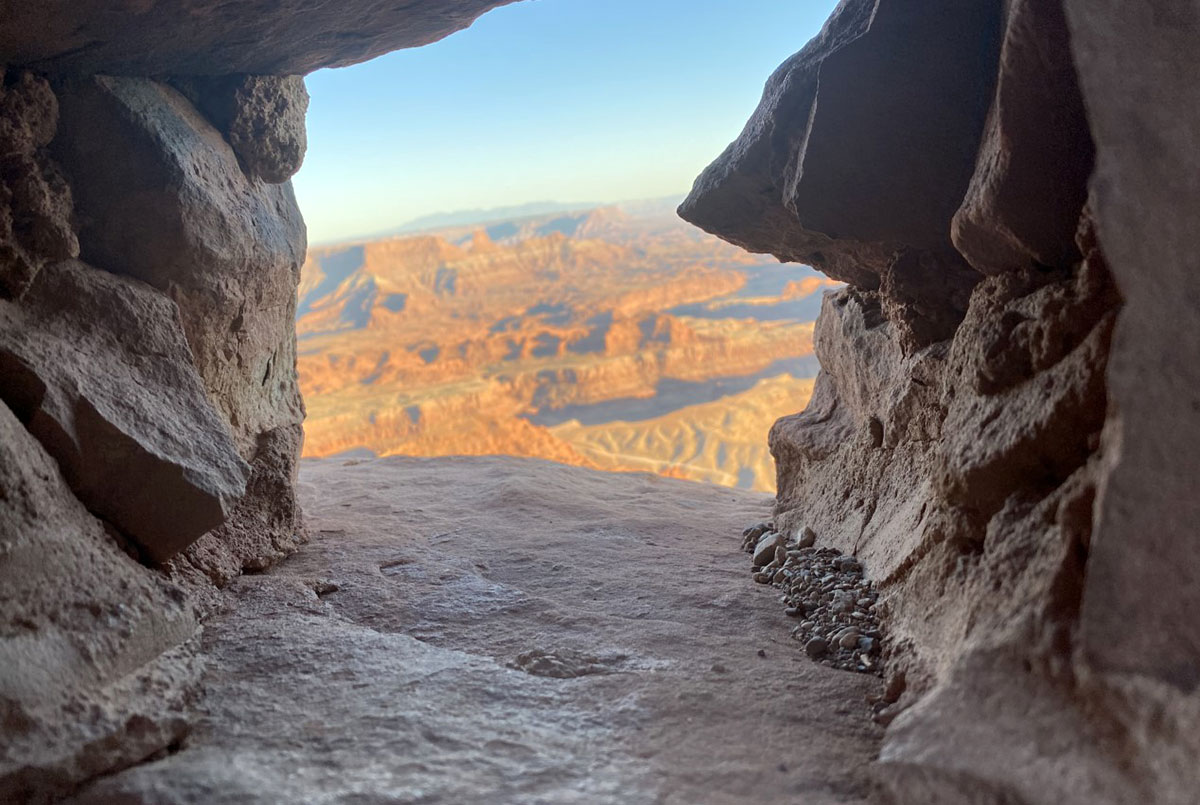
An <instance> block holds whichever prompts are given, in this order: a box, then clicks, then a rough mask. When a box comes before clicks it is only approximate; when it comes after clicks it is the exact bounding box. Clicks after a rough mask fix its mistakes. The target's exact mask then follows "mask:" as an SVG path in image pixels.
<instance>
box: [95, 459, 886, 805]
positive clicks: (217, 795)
mask: <svg viewBox="0 0 1200 805" xmlns="http://www.w3.org/2000/svg"><path fill="white" fill-rule="evenodd" d="M301 480H302V491H303V498H304V505H305V510H306V512H307V514H308V518H309V526H310V529H311V532H312V536H313V539H312V541H311V543H309V544H308V545H307V546H305V547H304V548H303V549H302V550H301V551H300V552H299V553H298V554H297V555H296V556H294V557H292V558H291V559H289V560H288V561H286V562H284V563H283V564H282V565H281V566H279V567H277V568H275V569H274V570H272V571H270V572H269V573H265V574H261V575H255V576H246V577H244V578H242V579H240V580H239V581H237V582H236V583H235V584H234V585H233V586H232V588H231V589H230V591H229V595H230V598H231V602H230V609H229V611H228V613H226V614H225V615H222V616H220V617H218V618H216V619H214V620H213V621H211V622H210V623H209V625H208V626H207V628H206V632H205V654H206V661H207V668H208V670H207V673H206V679H205V695H204V698H203V700H202V701H201V702H200V705H199V706H200V711H201V715H200V720H199V723H198V726H197V729H196V730H195V732H194V733H193V735H192V736H191V737H190V738H189V739H188V741H187V742H186V744H185V745H184V746H183V747H182V748H181V749H180V751H178V752H176V753H174V754H172V755H169V756H168V757H166V758H164V759H161V760H158V761H156V762H153V763H148V764H144V765H142V766H139V767H136V768H134V769H131V770H129V771H126V772H124V773H122V774H119V775H116V776H114V777H110V778H107V779H105V780H102V781H100V782H98V783H97V784H95V785H93V786H92V787H91V788H90V789H88V790H86V791H85V792H83V793H82V795H81V796H80V797H79V798H78V801H80V802H117V803H193V802H195V803H200V802H203V803H268V802H270V803H475V802H478V803H679V804H680V805H683V804H684V803H689V804H690V803H766V802H788V803H805V804H807V803H834V802H836V803H845V802H864V801H868V800H869V799H870V795H871V789H870V785H869V783H868V782H867V781H868V778H869V775H868V766H869V764H870V761H871V759H872V758H873V757H874V755H875V752H876V748H877V742H878V739H879V732H878V729H877V728H875V727H873V726H872V725H871V724H870V722H869V719H868V708H867V705H866V702H865V697H866V696H867V695H868V694H869V693H871V692H873V691H874V690H875V689H876V687H877V686H878V685H879V682H878V680H876V679H874V678H872V677H867V676H860V675H855V674H850V673H845V672H838V671H833V670H830V669H828V668H825V667H821V666H817V665H813V664H811V663H809V662H808V661H807V660H806V659H805V658H804V656H803V652H802V651H801V650H800V647H799V646H798V645H797V644H796V643H795V642H794V641H792V640H791V639H790V638H789V636H788V634H789V626H790V625H791V623H790V620H789V619H788V618H786V617H785V616H784V615H783V611H782V607H781V606H780V604H779V602H778V601H777V600H776V594H775V592H774V591H773V590H770V589H769V588H766V587H763V586H760V585H756V584H753V583H752V582H751V580H750V575H749V572H748V571H749V569H748V567H747V559H746V556H745V554H743V553H741V551H740V550H739V545H740V542H741V529H742V528H743V527H744V526H745V525H747V524H750V523H752V522H757V521H759V520H762V519H765V518H766V517H767V516H768V515H769V512H770V504H771V499H770V498H769V497H767V496H764V495H761V494H755V493H748V492H739V491H736V490H730V489H724V488H720V487H715V486H707V485H703V484H694V483H688V482H684V481H675V480H669V479H664V478H659V477H655V476H650V475H622V474H607V473H601V472H595V471H590V470H583V469H578V468H572V467H566V466H562V465H559V464H553V463H549V462H542V461H535V460H524V459H512V458H482V459H480V458H472V459H462V458H454V459H408V458H390V459H378V460H370V461H361V462H353V461H343V460H329V459H327V460H318V461H308V462H305V465H304V468H303V471H302V479H301Z"/></svg>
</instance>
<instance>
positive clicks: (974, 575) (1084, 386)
mask: <svg viewBox="0 0 1200 805" xmlns="http://www.w3.org/2000/svg"><path fill="white" fill-rule="evenodd" d="M1063 6H1064V4H1063V3H1060V2H1046V3H1040V2H1031V1H1030V2H1025V1H1024V0H1013V1H1012V2H1009V3H1005V4H1001V3H1000V2H992V3H974V4H956V3H938V2H928V3H919V4H906V3H900V2H895V0H877V1H871V2H867V1H865V0H864V1H863V2H859V1H858V0H846V1H845V2H843V3H842V4H841V5H840V6H839V7H838V10H837V11H836V12H835V13H834V15H833V17H832V18H831V19H830V21H829V22H828V23H827V25H826V27H825V29H824V30H823V31H822V33H821V35H820V36H818V37H817V38H816V39H815V40H813V41H812V42H811V43H809V45H808V46H807V47H806V48H805V49H804V50H803V51H801V52H800V53H799V54H797V55H796V56H795V57H793V58H792V59H790V60H789V61H788V62H786V63H785V64H784V65H783V66H782V67H781V68H780V69H779V71H778V72H776V74H775V75H774V76H772V78H771V80H770V81H769V82H768V84H767V89H766V92H765V93H764V96H763V101H762V103H761V105H760V106H759V108H758V110H757V111H756V112H755V115H754V117H753V118H752V120H751V121H750V123H749V124H748V125H747V127H746V130H745V131H744V132H743V133H742V135H741V137H739V139H738V140H737V141H736V142H735V143H733V144H732V145H731V146H730V147H729V149H728V150H727V151H726V152H725V153H724V154H723V155H721V157H720V158H719V159H718V160H717V161H716V162H715V163H713V165H712V166H711V167H709V168H708V169H707V170H706V171H705V172H704V173H703V174H702V175H701V176H700V178H699V179H698V180H697V181H696V185H695V188H694V190H693V192H692V194H691V196H690V197H689V198H688V199H687V200H686V201H685V202H684V204H683V205H682V207H681V209H680V213H681V215H683V216H684V217H685V218H687V219H689V220H692V221H694V222H695V223H697V224H699V225H700V226H702V227H704V228H705V229H708V230H709V231H711V232H714V233H715V234H718V235H720V236H721V237H724V238H726V239H728V240H730V241H732V242H734V243H738V244H739V245H742V246H744V247H746V248H748V249H750V250H752V251H760V252H769V253H772V254H775V255H777V256H780V257H781V258H787V259H801V260H806V261H809V262H811V263H812V264H814V265H816V266H817V267H819V268H821V269H823V270H825V271H826V272H827V273H829V274H831V275H833V276H837V277H840V278H842V279H845V280H847V281H848V282H849V283H850V287H849V288H847V289H845V290H843V291H840V292H838V293H836V294H832V295H830V296H828V297H827V298H826V300H825V306H824V308H823V310H822V312H821V316H820V318H819V320H818V322H817V327H816V334H815V344H816V352H817V355H818V357H819V358H820V360H821V364H822V372H821V375H820V376H819V377H818V379H817V383H816V388H815V390H814V395H813V399H812V402H811V403H810V404H809V406H808V408H807V409H806V410H805V411H803V412H801V413H799V414H796V415H794V416H790V417H785V418H784V419H782V420H780V421H779V422H778V423H776V425H775V427H774V428H773V429H772V432H771V449H772V452H773V453H774V455H775V459H776V463H777V470H778V477H779V480H778V485H779V497H778V501H777V506H776V520H775V522H776V525H777V526H778V527H779V528H781V529H783V530H784V531H785V532H793V531H798V530H799V529H802V528H804V527H811V528H813V529H814V530H815V531H816V533H817V534H818V535H820V539H819V542H818V544H822V545H826V546H829V547H833V548H837V549H840V550H843V551H846V552H847V553H853V554H855V555H856V556H857V557H858V558H859V559H861V560H862V561H863V562H864V563H865V564H866V566H867V569H868V572H869V573H870V575H871V576H872V577H873V578H874V579H875V580H876V582H877V583H878V584H879V586H880V588H881V590H882V591H883V597H884V601H883V605H882V606H883V608H884V612H885V614H886V622H887V629H888V632H889V650H888V657H887V665H888V673H889V674H890V675H891V678H892V684H891V685H890V690H891V693H892V695H893V698H898V700H897V701H895V702H894V703H893V704H892V705H891V707H890V708H888V710H886V711H885V713H884V720H885V721H889V722H890V723H891V726H890V728H889V731H888V733H887V735H886V737H885V742H884V747H883V750H882V755H881V761H882V762H881V766H880V769H881V771H880V776H881V779H882V780H883V782H884V784H885V786H886V787H887V788H888V789H889V790H890V792H891V793H892V795H893V796H894V797H895V798H896V799H898V800H899V801H903V802H933V801H937V802H943V801H944V802H964V801H972V802H974V801H988V802H991V801H996V802H1000V801H1003V802H1010V801H1013V802H1066V801H1071V802H1098V801H1106V802H1107V801H1114V802H1126V801H1130V802H1131V801H1156V802H1185V801H1188V800H1189V799H1190V798H1191V797H1192V796H1194V791H1195V787H1196V784H1197V779H1196V777H1195V770H1194V768H1192V767H1189V766H1187V765H1186V764H1184V763H1183V762H1182V758H1183V757H1184V756H1186V755H1187V754H1190V753H1194V752H1195V751H1196V748H1197V743H1196V741H1195V736H1196V735H1200V720H1198V719H1197V715H1196V710H1195V702H1194V695H1193V691H1194V688H1195V685H1196V682H1197V679H1198V676H1197V675H1198V673H1200V641H1197V639H1196V636H1195V635H1196V628H1195V626H1194V624H1193V623H1192V620H1193V619H1191V618H1190V616H1189V615H1187V614H1185V613H1189V612H1190V611H1191V608H1190V606H1189V605H1190V604H1191V603H1193V602H1194V599H1195V595H1196V592H1195V591H1196V589H1197V588H1196V585H1195V584H1194V580H1190V579H1191V576H1190V571H1189V570H1186V569H1185V568H1188V567H1189V566H1190V564H1189V563H1190V559H1189V558H1187V557H1186V556H1185V555H1186V554H1189V553H1190V550H1189V549H1190V547H1191V544H1192V543H1193V542H1194V540H1193V539H1191V537H1190V532H1189V529H1188V527H1187V525H1186V524H1187V523H1189V522H1192V518H1194V516H1195V514H1196V512H1195V505H1196V504H1195V501H1196V499H1197V498H1196V482H1195V478H1196V477H1197V473H1196V462H1197V459H1196V458H1195V456H1196V452H1195V446H1194V445H1193V444H1192V442H1193V441H1194V440H1195V439H1196V438H1200V437H1198V436H1197V434H1198V433H1200V414H1198V412H1200V407H1197V402H1196V399H1197V398H1196V396H1195V388H1197V387H1200V386H1197V385H1196V384H1195V383H1189V381H1188V380H1187V379H1186V378H1188V377H1190V375H1191V373H1192V372H1193V371H1194V365H1195V361H1194V358H1195V356H1196V354H1197V341H1196V330H1197V328H1196V325H1197V323H1198V322H1197V314H1196V309H1195V305H1194V296H1189V294H1190V293H1192V291H1191V288H1192V286H1193V285H1194V283H1195V280H1194V276H1195V272H1194V268H1193V266H1194V263H1195V262H1196V259H1197V258H1196V256H1195V254H1196V248H1195V246H1196V244H1195V239H1194V237H1193V238H1189V237H1188V236H1187V235H1185V234H1184V233H1185V231H1186V229H1187V227H1186V225H1184V223H1183V218H1182V217H1181V215H1189V214H1194V213H1195V212H1196V210H1197V204H1198V202H1200V193H1198V192H1197V187H1196V184H1195V182H1194V177H1195V175H1196V170H1195V168H1196V156H1195V155H1196V153H1198V152H1197V151H1196V150H1195V146H1196V143H1197V136H1198V135H1197V132H1198V131H1200V126H1197V125H1196V120H1195V119H1194V118H1195V115H1194V114H1193V110H1194V109H1195V91H1194V87H1195V86H1196V85H1195V84H1194V83H1193V84H1188V83H1187V82H1189V81H1194V79H1195V77H1196V75H1197V70H1198V69H1200V65H1198V62H1197V60H1196V59H1195V57H1194V54H1192V55H1189V51H1188V49H1187V47H1186V46H1185V45H1184V42H1185V40H1186V41H1191V42H1193V44H1194V42H1195V36H1196V32H1197V23H1198V20H1197V18H1196V15H1195V12H1194V11H1192V12H1188V13H1184V12H1183V11H1179V12H1169V13H1168V12H1166V11H1164V12H1163V13H1162V14H1155V15H1153V19H1152V20H1151V15H1148V14H1136V13H1134V12H1132V11H1131V10H1129V9H1126V8H1124V7H1120V8H1119V7H1118V6H1119V4H1117V3H1109V4H1101V6H1097V5H1095V4H1085V3H1072V2H1069V1H1068V2H1067V3H1065V6H1066V8H1065V9H1064V7H1063ZM1135 18H1136V19H1135ZM1126 26H1128V27H1126ZM964 30H968V31H970V32H971V33H970V36H969V37H965V36H964V34H963V31H964ZM1119 31H1133V32H1134V41H1131V40H1130V39H1129V38H1128V37H1127V36H1126V35H1125V34H1122V33H1118V32H1119ZM1183 31H1186V32H1187V33H1186V34H1184V33H1182V32H1183ZM1158 37H1161V38H1158ZM964 39H970V41H971V44H970V46H969V47H964V44H963V41H964ZM1114 54H1119V57H1116V58H1115V57H1114ZM1188 86H1190V87H1192V89H1191V90H1188V89H1185V87H1188ZM1081 87H1082V91H1081ZM1085 109H1086V111H1085ZM1152 132H1153V134H1152ZM1150 142H1153V143H1154V144H1153V145H1150V144H1149V143H1150ZM850 146H852V147H850ZM1185 177H1186V178H1185ZM898 187H899V188H901V190H899V191H898V189H897V188H898ZM918 199H919V201H918ZM1168 199H1170V200H1168ZM914 207H916V208H917V209H916V210H914V209H913V208H914ZM1181 210H1187V211H1188V212H1187V213H1181ZM1135 241H1136V243H1137V244H1140V245H1137V246H1135V245H1134V242H1135ZM950 243H952V244H953V246H954V248H955V250H956V251H957V252H958V254H954V253H952V252H951V251H950V250H949V249H948V248H947V246H948V244H950ZM968 266H969V268H968ZM1167 297H1170V301H1168V299H1167ZM1188 298H1191V299H1193V302H1192V303H1191V307H1190V308H1189V309H1188V310H1186V311H1185V310H1184V309H1183V307H1181V305H1185V304H1187V303H1184V302H1183V301H1182V300H1183V299H1188ZM1168 333H1172V334H1173V335H1168ZM1166 339H1170V341H1171V345H1170V346H1168V343H1167V340H1166ZM1167 355H1173V356H1176V357H1175V358H1165V357H1164V356H1167ZM1184 356H1187V357H1184ZM1172 390H1173V391H1172ZM1189 406H1190V409H1189ZM1189 410H1190V413H1189ZM1168 433H1171V434H1174V436H1173V437H1168V435H1167V434H1168ZM1155 445H1157V446H1155Z"/></svg>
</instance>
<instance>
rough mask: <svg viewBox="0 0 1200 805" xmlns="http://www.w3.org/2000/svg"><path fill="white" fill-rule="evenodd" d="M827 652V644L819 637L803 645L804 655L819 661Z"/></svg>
mask: <svg viewBox="0 0 1200 805" xmlns="http://www.w3.org/2000/svg"><path fill="white" fill-rule="evenodd" d="M828 652H829V643H828V642H827V641H825V640H822V639H821V638H819V637H814V638H813V639H812V640H809V641H808V642H807V643H805V644H804V653H805V654H807V655H808V656H810V657H812V658H813V659H814V660H819V659H821V658H822V657H824V656H825V655H826V654H827V653H828Z"/></svg>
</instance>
